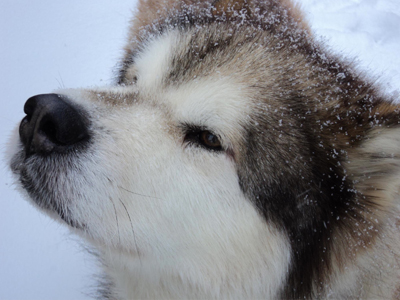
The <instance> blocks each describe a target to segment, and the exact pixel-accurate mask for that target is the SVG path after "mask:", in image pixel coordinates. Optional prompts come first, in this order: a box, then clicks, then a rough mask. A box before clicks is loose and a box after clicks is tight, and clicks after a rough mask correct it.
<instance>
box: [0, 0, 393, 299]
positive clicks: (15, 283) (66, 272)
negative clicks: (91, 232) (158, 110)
mask: <svg viewBox="0 0 400 300" xmlns="http://www.w3.org/2000/svg"><path fill="white" fill-rule="evenodd" d="M135 2H136V1H135V0H118V1H107V0H97V1H94V0H91V1H86V0H67V1H58V0H54V1H46V0H36V1H27V0H0V54H1V55H0V156H1V157H2V158H3V157H6V154H5V153H6V148H7V147H6V143H7V140H8V139H9V136H10V135H11V132H12V130H13V129H14V128H15V127H16V126H17V124H18V122H19V121H20V120H21V118H22V117H23V116H24V114H23V111H22V108H23V104H24V102H25V101H26V100H27V99H28V98H29V97H30V96H32V95H35V94H40V93H48V92H51V91H53V90H55V89H57V88H60V87H67V88H76V87H87V86H94V85H108V84H111V83H112V79H113V76H114V74H113V72H112V71H113V70H115V64H116V62H117V61H118V59H119V58H120V57H121V56H122V51H121V49H122V47H123V44H124V41H125V38H126V35H127V27H128V25H129V24H128V23H129V19H130V16H131V10H132V9H133V8H134V6H135ZM299 2H300V3H301V4H302V7H303V10H304V11H305V13H306V17H307V19H308V20H309V21H310V23H311V25H312V28H313V29H314V31H315V32H316V33H317V35H318V36H324V39H326V42H327V43H328V44H329V45H331V47H332V48H333V49H334V50H335V51H336V52H338V53H343V54H345V55H346V56H348V57H350V58H351V59H355V58H356V59H358V60H359V65H360V67H361V68H362V69H365V70H368V72H370V73H372V74H374V78H379V81H380V83H381V84H382V85H383V86H384V89H385V90H386V91H387V92H390V93H392V92H394V91H396V90H400V1H398V0H334V1H333V0H299ZM398 98H399V97H398ZM79 243H80V241H79V240H78V239H77V238H75V237H74V236H71V235H69V234H68V230H67V229H66V228H65V227H64V226H61V225H59V224H57V223H55V222H53V221H52V220H50V219H49V218H47V217H46V216H44V215H42V214H40V213H39V212H38V211H36V210H35V209H34V208H33V207H31V206H30V205H29V204H28V203H27V202H26V201H24V200H23V199H21V197H20V196H19V194H18V193H17V192H16V191H14V187H13V183H12V179H11V177H10V174H9V171H8V169H7V163H6V162H5V159H3V160H2V162H1V164H0V300H36V299H37V300H50V299H51V300H58V299H66V300H79V299H90V295H89V294H90V293H91V292H93V290H94V286H95V280H94V278H93V274H96V271H97V266H96V263H95V261H94V259H93V258H92V257H90V255H89V254H87V253H85V251H84V250H83V248H82V247H81V246H80V245H79Z"/></svg>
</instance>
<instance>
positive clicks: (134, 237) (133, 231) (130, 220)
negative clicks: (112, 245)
mask: <svg viewBox="0 0 400 300" xmlns="http://www.w3.org/2000/svg"><path fill="white" fill-rule="evenodd" d="M118 200H119V202H121V204H122V206H123V207H124V209H125V211H126V214H127V215H128V218H129V222H130V223H131V229H132V235H133V240H134V242H135V247H136V252H137V254H138V257H139V261H140V264H142V260H141V258H140V253H139V248H138V245H137V240H136V235H135V230H133V223H132V219H131V215H130V214H129V212H128V209H127V208H126V206H125V204H124V202H122V200H121V199H119V198H118Z"/></svg>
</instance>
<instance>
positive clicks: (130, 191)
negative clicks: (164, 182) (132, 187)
mask: <svg viewBox="0 0 400 300" xmlns="http://www.w3.org/2000/svg"><path fill="white" fill-rule="evenodd" d="M118 187H119V188H120V189H122V190H124V191H126V192H128V193H131V194H134V195H138V196H142V197H147V198H153V199H160V198H157V197H153V196H147V195H143V194H139V193H134V192H132V191H129V190H127V189H126V188H123V187H122V186H120V185H119V186H118Z"/></svg>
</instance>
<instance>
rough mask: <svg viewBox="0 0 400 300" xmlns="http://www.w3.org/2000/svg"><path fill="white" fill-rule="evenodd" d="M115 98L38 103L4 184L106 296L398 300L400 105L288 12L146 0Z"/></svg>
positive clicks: (253, 2) (230, 1)
mask: <svg viewBox="0 0 400 300" xmlns="http://www.w3.org/2000/svg"><path fill="white" fill-rule="evenodd" d="M118 74H119V75H118V80H117V82H116V84H115V86H112V87H107V88H103V89H102V88H99V89H79V90H62V91H57V92H56V93H55V94H43V95H37V96H34V97H32V98H30V99H28V101H27V102H26V104H25V107H24V111H25V113H26V116H25V117H24V118H23V120H22V122H21V124H20V127H19V138H17V137H15V143H14V144H15V145H14V147H15V155H14V157H13V158H12V161H11V168H12V170H13V173H14V174H15V175H16V178H17V180H18V182H19V185H20V186H21V187H22V191H23V193H25V194H26V195H27V196H28V198H29V199H30V200H31V201H32V203H34V205H36V206H37V207H38V208H39V209H41V210H43V211H45V212H46V213H47V214H49V215H50V216H52V217H54V218H55V219H57V220H60V221H61V222H64V223H66V224H68V225H69V226H70V228H71V229H72V230H73V231H75V232H76V233H77V234H79V235H81V236H82V237H83V238H85V239H87V240H88V241H89V242H90V244H91V245H92V246H93V247H94V249H96V250H95V251H96V253H97V255H98V256H99V259H100V260H101V261H102V264H103V265H104V271H105V274H106V275H105V280H104V283H102V284H101V294H102V297H103V299H156V298H164V299H178V298H184V299H228V298H229V299H326V298H329V299H377V298H385V299H389V298H390V299H399V297H400V265H399V253H398V252H399V244H400V243H399V235H400V233H399V228H398V227H399V223H400V222H399V221H398V217H399V209H398V204H399V198H400V196H399V187H400V177H399V176H400V126H399V122H400V114H399V109H400V106H398V105H396V104H394V103H392V102H391V100H390V99H388V97H386V96H383V94H381V93H380V92H379V90H377V88H376V87H375V86H374V85H372V84H371V82H370V81H369V80H368V78H365V76H364V75H360V74H359V73H358V72H357V71H356V70H355V69H354V68H353V67H352V66H351V65H350V64H349V63H347V62H345V61H343V60H342V59H340V58H338V57H336V56H334V55H333V54H331V53H330V52H329V51H327V50H326V49H325V47H324V46H322V45H320V44H319V43H318V42H316V41H315V39H314V37H313V36H312V34H311V30H310V29H309V26H308V25H307V23H306V22H305V21H304V19H303V18H302V14H301V12H300V11H299V9H298V8H297V7H296V6H295V5H294V4H293V3H291V2H290V1H289V0H216V1H213V0H184V1H178V0H160V1H157V0H141V1H140V3H139V6H138V9H137V13H136V17H135V19H134V20H133V22H132V29H131V31H130V37H129V42H128V45H127V46H126V50H125V56H124V58H123V60H122V62H121V64H120V69H119V73H118Z"/></svg>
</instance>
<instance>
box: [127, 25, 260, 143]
mask: <svg viewBox="0 0 400 300" xmlns="http://www.w3.org/2000/svg"><path fill="white" fill-rule="evenodd" d="M192 42H193V39H192V36H191V35H190V34H182V33H181V32H178V31H170V32H166V33H164V34H163V35H161V36H157V37H153V38H150V39H149V40H148V41H147V42H146V43H145V44H144V46H143V47H142V49H141V51H140V54H139V55H138V56H137V57H136V59H135V62H134V64H133V65H132V67H131V70H130V72H134V74H135V77H137V83H136V84H137V88H138V90H139V91H140V93H141V94H142V95H143V96H144V97H145V98H147V99H153V100H150V101H156V102H157V104H162V105H163V107H167V108H168V111H169V112H170V113H171V117H173V118H174V119H175V120H174V121H175V122H179V123H189V124H194V125H200V126H204V127H207V128H210V129H213V130H216V131H218V130H219V131H220V132H221V134H222V133H223V134H224V135H231V136H233V135H234V133H235V132H236V135H237V132H238V129H240V128H239V127H242V125H243V123H245V122H246V119H247V118H248V115H249V114H250V113H251V109H252V106H253V104H252V103H253V102H252V100H251V98H250V97H249V95H248V94H249V91H248V90H247V89H246V86H245V85H244V83H243V80H241V79H240V76H238V75H237V74H235V73H230V72H228V71H227V69H226V68H221V69H218V68H216V67H215V66H214V65H211V64H210V65H209V66H206V65H205V64H207V63H206V62H203V61H201V60H199V61H198V62H193V61H188V60H189V59H190V57H187V55H186V53H187V52H188V51H190V50H188V48H190V47H187V46H188V44H190V43H192ZM216 59H218V58H216ZM189 68H190V70H189ZM196 70H198V72H196ZM176 72H181V73H182V74H183V75H184V76H181V77H180V79H181V80H173V79H171V78H173V77H174V73H176ZM128 73H129V71H128ZM189 74H190V75H189ZM185 75H186V76H185Z"/></svg>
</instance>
